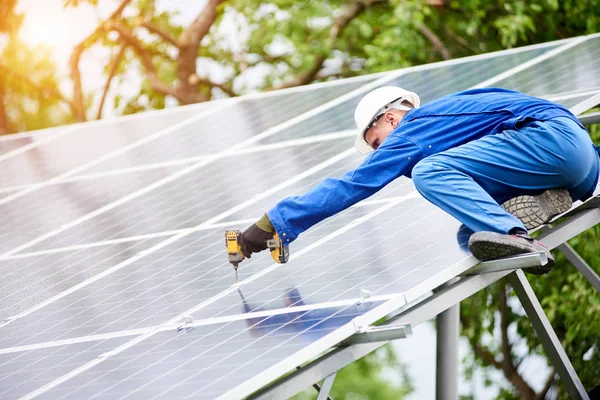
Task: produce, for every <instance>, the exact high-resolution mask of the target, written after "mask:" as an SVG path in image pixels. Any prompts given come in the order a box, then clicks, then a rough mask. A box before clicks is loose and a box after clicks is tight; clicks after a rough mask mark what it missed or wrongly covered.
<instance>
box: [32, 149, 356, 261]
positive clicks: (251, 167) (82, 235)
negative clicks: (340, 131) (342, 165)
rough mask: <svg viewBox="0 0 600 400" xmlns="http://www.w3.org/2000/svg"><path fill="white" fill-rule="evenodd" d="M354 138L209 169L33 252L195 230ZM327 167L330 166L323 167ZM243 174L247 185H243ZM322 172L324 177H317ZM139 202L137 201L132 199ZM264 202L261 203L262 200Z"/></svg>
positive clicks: (230, 160) (239, 158) (233, 159)
mask: <svg viewBox="0 0 600 400" xmlns="http://www.w3.org/2000/svg"><path fill="white" fill-rule="evenodd" d="M353 140H354V139H353V138H351V137H346V138H341V139H339V140H335V141H329V142H327V145H326V146H323V145H321V144H319V143H309V144H305V145H300V146H294V147H289V148H281V149H278V150H264V151H259V152H256V153H250V154H245V155H237V154H236V153H232V154H230V156H229V157H225V158H222V159H218V160H216V161H214V162H212V163H207V164H206V165H205V166H203V167H202V168H197V171H196V170H194V171H191V172H190V173H187V174H186V175H183V176H180V177H179V178H178V179H174V180H172V181H171V182H168V183H166V184H165V185H162V186H161V187H158V188H156V189H155V190H152V191H150V192H148V193H146V194H144V195H142V196H140V197H138V198H136V199H135V201H128V202H126V203H124V204H122V205H120V206H119V207H117V208H114V209H112V210H109V211H107V212H106V213H102V214H99V215H98V216H96V217H94V218H91V219H89V220H88V221H86V222H85V223H84V224H81V225H75V226H73V228H71V229H68V230H66V231H65V232H61V234H60V235H56V236H53V237H50V238H49V239H48V240H46V241H43V242H41V243H39V244H37V245H35V246H33V247H32V248H31V249H32V250H40V249H49V248H55V247H61V246H66V245H72V244H81V243H89V242H93V241H99V240H106V239H111V238H117V237H126V236H132V235H140V234H149V233H153V232H161V231H165V230H171V229H181V228H191V227H193V226H195V225H197V224H200V223H202V222H204V221H206V220H208V219H209V218H211V217H213V216H215V215H217V214H219V213H221V212H224V211H226V210H228V209H230V208H232V207H234V206H236V205H238V204H240V203H242V202H244V201H246V200H247V199H250V198H252V197H253V196H256V195H259V194H260V193H262V192H264V191H266V190H269V189H271V188H273V187H274V186H276V185H278V184H282V183H286V184H292V183H293V180H292V179H291V177H294V176H296V175H298V174H300V173H304V172H305V171H307V170H308V169H309V168H311V167H313V166H315V165H318V164H320V163H328V162H330V161H329V160H330V159H332V157H335V156H338V155H339V154H341V153H343V152H344V151H347V150H349V149H350V150H349V151H348V152H347V153H345V154H347V155H350V154H353V151H352V150H351V149H352V143H353ZM323 167H325V165H324V166H323ZM240 168H243V169H244V171H245V173H244V179H243V180H240V179H239V173H237V171H239V169H240ZM315 172H318V171H315ZM132 200H133V199H132ZM257 200H258V199H257Z"/></svg>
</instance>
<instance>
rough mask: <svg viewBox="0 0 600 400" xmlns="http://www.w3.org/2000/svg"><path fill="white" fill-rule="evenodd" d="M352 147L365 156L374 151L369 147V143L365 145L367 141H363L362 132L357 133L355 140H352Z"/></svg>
mask: <svg viewBox="0 0 600 400" xmlns="http://www.w3.org/2000/svg"><path fill="white" fill-rule="evenodd" d="M354 147H356V150H358V152H359V153H360V154H365V155H366V154H369V153H372V152H373V151H375V150H374V149H373V148H372V147H371V146H369V143H367V141H366V140H365V137H364V135H363V132H358V135H357V136H356V140H354Z"/></svg>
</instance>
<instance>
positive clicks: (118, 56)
mask: <svg viewBox="0 0 600 400" xmlns="http://www.w3.org/2000/svg"><path fill="white" fill-rule="evenodd" d="M125 50H127V45H124V44H123V45H121V48H120V49H119V52H118V53H117V54H116V55H115V57H114V58H113V61H112V64H111V66H110V72H109V73H108V78H107V79H106V84H105V85H104V90H103V91H102V98H101V99H100V106H99V107H98V113H97V114H96V119H100V118H102V109H103V108H104V102H105V101H106V95H107V94H108V89H110V84H111V82H112V80H113V78H114V77H115V74H116V73H117V70H118V67H119V63H120V62H121V60H122V59H123V56H124V55H125Z"/></svg>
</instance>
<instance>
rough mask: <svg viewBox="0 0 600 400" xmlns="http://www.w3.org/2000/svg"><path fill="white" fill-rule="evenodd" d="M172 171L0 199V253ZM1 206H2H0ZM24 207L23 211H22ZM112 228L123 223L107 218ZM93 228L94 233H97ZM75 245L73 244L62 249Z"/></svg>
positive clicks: (51, 187) (67, 185) (73, 184)
mask: <svg viewBox="0 0 600 400" xmlns="http://www.w3.org/2000/svg"><path fill="white" fill-rule="evenodd" d="M174 171H175V169H173V168H162V169H160V170H158V169H155V170H151V171H141V172H137V173H132V174H125V175H120V176H118V177H102V178H98V179H93V180H84V181H75V182H67V183H60V184H53V185H47V186H44V187H41V188H39V189H37V190H35V191H31V192H30V193H29V194H26V195H24V196H22V197H20V198H19V199H16V200H13V201H7V199H6V198H5V199H4V200H0V213H1V214H2V216H3V222H4V223H3V224H2V226H1V227H0V251H1V252H6V251H9V250H11V249H14V248H16V247H17V246H21V245H24V244H25V243H27V241H29V240H32V239H35V238H36V237H38V236H41V235H44V234H48V233H49V232H52V231H55V230H56V229H57V228H60V227H61V226H65V225H66V224H69V223H71V222H73V221H76V220H77V219H79V218H81V217H84V216H86V215H88V214H89V213H92V212H94V211H96V210H98V209H101V208H102V207H104V206H106V205H108V204H110V203H112V202H114V201H117V200H119V199H120V198H122V197H123V196H126V195H127V194H129V193H131V192H132V191H135V190H138V189H142V188H144V187H147V186H148V185H150V184H152V183H154V182H155V181H157V180H159V179H162V178H165V177H166V176H169V175H170V174H171V173H172V172H174ZM2 203H3V204H2ZM24 205H26V208H27V212H23V207H24ZM110 218H111V217H110V216H107V217H106V219H105V221H106V223H112V224H113V225H114V226H115V227H116V226H122V227H124V225H123V221H122V220H119V219H118V217H115V218H117V219H110ZM98 229H99V227H95V228H94V230H98ZM73 244H76V242H75V241H73V242H69V243H65V246H68V245H73Z"/></svg>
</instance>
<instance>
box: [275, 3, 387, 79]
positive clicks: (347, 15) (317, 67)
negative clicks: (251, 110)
mask: <svg viewBox="0 0 600 400" xmlns="http://www.w3.org/2000/svg"><path fill="white" fill-rule="evenodd" d="M385 1H387V0H362V1H356V2H353V3H351V4H349V5H348V6H346V9H345V10H344V12H342V14H341V15H339V16H338V17H337V18H336V19H335V20H334V21H333V24H332V25H331V29H330V30H329V39H328V42H329V46H327V47H329V48H333V47H334V46H335V42H336V41H337V39H338V38H339V36H340V35H341V34H342V33H343V31H344V29H345V28H346V27H347V26H348V25H349V24H350V22H352V20H354V19H355V18H356V17H358V16H359V15H360V14H362V13H363V11H365V10H366V9H367V7H369V6H372V5H373V4H375V3H382V2H385ZM328 56H329V54H323V53H321V54H319V55H318V56H317V60H316V62H315V64H314V65H313V67H312V68H311V69H309V70H307V71H304V72H301V73H300V74H299V75H298V77H296V79H294V80H293V81H292V82H290V83H287V84H284V85H281V86H279V87H277V89H282V88H288V87H294V86H301V85H305V84H307V83H310V82H312V81H313V80H314V79H315V78H316V76H317V75H318V73H319V71H321V69H322V68H323V63H324V62H325V60H327V58H328Z"/></svg>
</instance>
